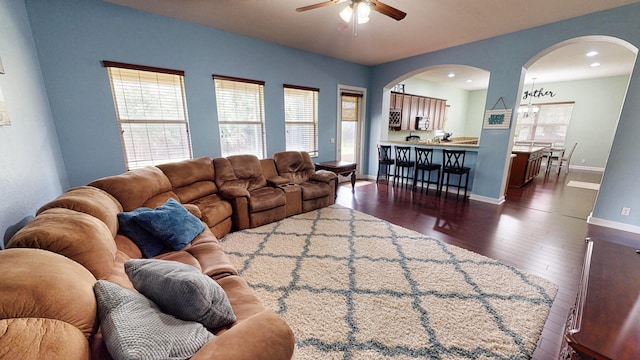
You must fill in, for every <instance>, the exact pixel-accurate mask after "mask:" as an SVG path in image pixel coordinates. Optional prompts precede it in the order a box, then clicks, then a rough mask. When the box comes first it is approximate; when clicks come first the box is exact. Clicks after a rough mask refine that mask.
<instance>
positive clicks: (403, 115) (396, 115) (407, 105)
mask: <svg viewBox="0 0 640 360" xmlns="http://www.w3.org/2000/svg"><path fill="white" fill-rule="evenodd" d="M389 104H390V109H389V128H390V129H393V130H442V129H443V127H444V114H445V107H446V106H447V100H443V99H436V98H430V97H426V96H419V95H411V94H403V93H396V92H391V98H390V102H389Z"/></svg>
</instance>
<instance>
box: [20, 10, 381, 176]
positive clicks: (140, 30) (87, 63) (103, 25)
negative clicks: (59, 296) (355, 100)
mask: <svg viewBox="0 0 640 360" xmlns="http://www.w3.org/2000/svg"><path fill="white" fill-rule="evenodd" d="M26 4H27V10H28V13H29V17H30V19H31V22H32V25H31V26H32V29H33V36H34V38H35V43H36V46H37V49H38V54H39V56H40V59H41V65H42V73H43V76H44V80H45V85H46V89H47V93H48V94H49V100H50V102H51V111H52V113H53V118H54V119H55V123H56V127H57V129H58V136H59V139H60V147H61V149H62V154H63V157H64V160H65V163H66V164H67V174H68V176H69V183H70V185H72V186H73V185H81V184H86V183H87V182H89V181H91V180H93V179H95V178H98V177H102V176H106V175H112V174H116V173H121V172H124V171H125V165H124V159H123V154H122V147H121V144H120V137H119V135H118V132H117V126H116V121H115V111H114V106H113V101H112V98H111V93H110V91H111V90H110V87H109V81H108V76H107V72H106V70H105V69H104V68H102V67H101V63H100V61H102V60H112V61H119V62H126V63H132V64H139V65H147V66H155V67H163V68H170V69H177V70H184V71H185V88H186V95H187V106H188V111H189V122H190V128H191V140H192V146H193V154H194V156H196V157H197V156H211V157H217V156H220V154H221V151H220V144H219V133H218V123H217V111H216V105H215V101H214V100H215V94H214V86H213V79H212V78H211V75H212V74H220V75H228V76H235V77H242V78H250V79H256V80H264V81H265V82H266V86H265V119H266V120H265V121H266V129H267V154H266V155H267V156H271V155H272V154H273V153H274V152H276V151H281V150H285V131H284V128H285V126H284V98H283V89H282V84H295V85H303V86H310V87H316V88H319V89H320V95H319V99H318V101H319V114H318V115H319V129H320V134H319V143H320V154H319V157H318V160H319V161H322V160H331V159H335V156H336V155H335V153H336V151H335V145H333V144H331V143H330V139H331V138H332V137H333V138H335V136H336V135H335V134H336V114H337V104H336V98H337V95H336V91H337V86H338V84H344V85H351V86H359V87H365V88H366V87H368V79H369V68H368V67H365V66H362V65H356V64H352V63H348V62H344V61H339V60H336V59H332V58H328V57H324V56H319V55H315V54H311V53H307V52H303V51H299V50H294V49H291V48H287V47H283V46H280V45H276V44H272V43H267V42H264V41H259V40H255V39H251V38H247V37H243V36H239V35H235V34H231V33H228V32H224V31H218V30H215V29H211V28H208V27H204V26H198V25H194V24H190V23H186V22H183V21H178V20H175V19H171V18H167V17H163V16H158V15H154V14H150V13H146V12H141V11H137V10H133V9H129V8H125V7H121V6H118V5H113V4H109V3H106V2H103V1H99V0H64V1H50V0H27V1H26Z"/></svg>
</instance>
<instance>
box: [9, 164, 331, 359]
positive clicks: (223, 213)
mask: <svg viewBox="0 0 640 360" xmlns="http://www.w3.org/2000/svg"><path fill="white" fill-rule="evenodd" d="M276 155H277V156H274V158H271V159H262V160H258V159H257V158H255V157H253V156H247V155H241V156H235V157H229V158H219V159H215V160H214V159H210V158H206V157H203V158H198V159H193V160H186V161H182V162H177V163H171V164H164V165H159V166H157V167H147V168H144V169H138V170H133V171H129V172H127V173H124V174H120V175H115V176H109V177H106V178H102V179H98V180H95V181H93V182H91V183H90V184H89V185H87V186H80V187H76V188H72V189H69V190H68V191H67V192H65V193H64V194H62V195H60V196H59V197H58V198H56V199H55V200H53V201H51V202H49V203H47V204H45V205H44V206H42V207H41V208H40V209H39V210H38V211H37V215H36V217H35V218H34V219H33V220H32V221H31V222H29V223H28V224H27V225H26V226H25V227H24V228H22V229H21V230H20V231H19V232H17V233H16V234H15V235H14V236H13V237H12V238H11V239H10V240H9V242H8V243H7V249H6V250H3V251H0V273H1V274H2V276H1V277H0V288H1V289H2V291H0V358H7V359H10V358H11V359H13V358H48V359H111V356H110V354H109V353H108V351H107V349H106V346H105V343H104V339H103V338H102V334H101V331H100V319H99V317H98V315H97V311H96V308H97V304H96V298H95V296H94V292H93V286H94V284H95V282H96V280H108V281H110V282H113V283H116V284H118V285H120V286H122V287H124V288H128V289H134V287H133V284H132V283H131V281H130V280H129V278H128V276H127V274H126V273H125V269H124V264H125V262H126V261H127V260H129V259H139V258H142V257H143V256H142V252H141V249H140V248H139V247H138V245H136V242H134V241H133V240H132V239H130V238H128V237H127V236H124V235H123V234H122V233H121V232H120V231H119V230H121V229H120V228H119V222H118V214H119V213H122V212H128V211H132V210H134V209H137V208H139V207H150V208H155V207H157V206H159V205H162V204H163V203H165V201H167V200H168V199H169V198H173V199H175V200H178V201H179V202H180V203H181V204H182V205H183V206H184V208H186V209H187V210H188V211H189V212H190V213H191V214H193V215H195V216H196V217H197V218H199V219H200V220H201V221H202V222H203V223H204V224H206V226H205V227H204V231H202V232H201V233H200V234H199V235H197V236H196V237H195V239H193V241H191V242H190V243H189V244H188V245H186V246H185V247H184V248H182V249H180V250H173V249H169V248H165V249H164V250H162V251H161V252H160V254H159V255H157V256H156V257H155V258H156V259H162V260H172V261H178V262H181V263H185V264H189V265H192V266H194V267H196V268H197V269H199V270H200V271H201V272H202V273H203V274H206V275H207V276H209V277H210V278H211V279H213V280H215V282H216V283H217V284H219V285H220V287H221V288H222V289H223V290H224V292H225V293H226V296H227V297H228V299H229V302H230V304H231V307H232V309H233V312H234V313H235V315H236V321H235V322H234V323H233V324H231V325H229V326H224V327H222V328H218V329H213V330H212V332H213V333H214V334H215V335H216V336H215V337H214V338H213V339H212V340H210V341H209V342H207V343H206V344H205V345H204V346H203V347H202V348H200V350H199V351H198V352H197V353H196V354H195V356H194V357H193V359H212V358H224V359H288V358H290V357H291V356H292V353H293V347H294V337H293V333H292V331H291V329H290V328H289V326H288V325H287V324H286V323H285V322H284V321H283V320H282V319H280V318H279V317H278V316H277V315H276V314H275V313H273V312H272V311H268V310H266V309H265V308H264V307H263V306H262V305H261V304H260V302H259V300H258V298H257V297H256V295H255V294H254V292H253V291H252V290H251V288H250V287H249V286H248V284H247V283H246V282H245V281H244V280H243V279H242V278H241V277H240V276H239V275H238V273H237V271H236V269H235V268H234V266H233V265H232V264H231V262H230V260H229V258H228V257H227V255H226V254H225V253H224V251H223V250H222V247H221V246H220V244H219V242H218V239H219V238H221V237H223V236H224V235H225V234H227V233H228V232H229V231H231V230H232V229H243V228H247V227H256V226H260V225H262V224H264V223H268V222H271V221H277V220H280V219H282V218H284V217H285V216H290V215H293V214H296V213H300V212H302V211H310V210H312V209H315V208H318V207H322V206H327V205H330V204H332V203H333V202H334V199H335V190H334V189H335V181H337V179H336V177H335V175H334V174H332V173H329V172H324V171H320V172H318V173H316V172H315V171H313V169H312V166H313V163H312V162H311V159H310V158H308V156H306V157H305V156H304V155H306V153H305V154H303V155H301V154H300V153H298V152H284V153H279V154H276ZM278 170H280V171H282V172H278ZM285 170H286V171H285ZM309 189H311V190H309ZM262 202H264V203H262ZM44 250H48V251H44Z"/></svg>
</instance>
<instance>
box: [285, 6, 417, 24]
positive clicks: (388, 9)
mask: <svg viewBox="0 0 640 360" xmlns="http://www.w3.org/2000/svg"><path fill="white" fill-rule="evenodd" d="M346 1H349V0H328V1H324V2H321V3H317V4H313V5H307V6H303V7H299V8H297V9H296V11H297V12H303V11H307V10H313V9H317V8H321V7H325V6H329V5H333V4H339V3H342V2H346ZM350 1H351V4H350V5H349V6H347V7H346V8H345V9H344V10H343V11H342V12H341V13H340V16H341V17H342V19H343V20H345V22H349V19H350V18H351V14H352V13H353V12H354V10H355V11H357V12H358V13H359V16H360V12H361V11H362V10H361V9H365V8H366V10H367V14H368V10H369V9H371V10H374V11H377V12H379V13H381V14H384V15H387V16H389V17H390V18H392V19H395V20H398V21H400V20H402V19H404V17H405V16H407V13H405V12H404V11H400V10H398V9H396V8H394V7H392V6H389V5H387V4H384V3H383V2H381V1H378V0H350ZM360 17H361V16H360ZM365 18H366V21H368V20H369V18H368V16H364V17H361V19H363V20H359V22H360V23H363V22H366V21H364V19H365Z"/></svg>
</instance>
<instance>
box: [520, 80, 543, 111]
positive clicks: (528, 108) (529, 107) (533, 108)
mask: <svg viewBox="0 0 640 360" xmlns="http://www.w3.org/2000/svg"><path fill="white" fill-rule="evenodd" d="M536 79H537V78H532V80H533V82H532V83H531V92H530V93H529V94H528V96H527V97H528V98H529V104H528V105H527V106H526V107H524V106H522V105H521V106H520V107H519V108H518V115H522V117H525V118H528V117H530V116H535V115H536V114H537V113H538V111H540V109H539V108H538V107H537V106H532V105H531V99H533V87H534V86H535V85H536Z"/></svg>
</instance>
